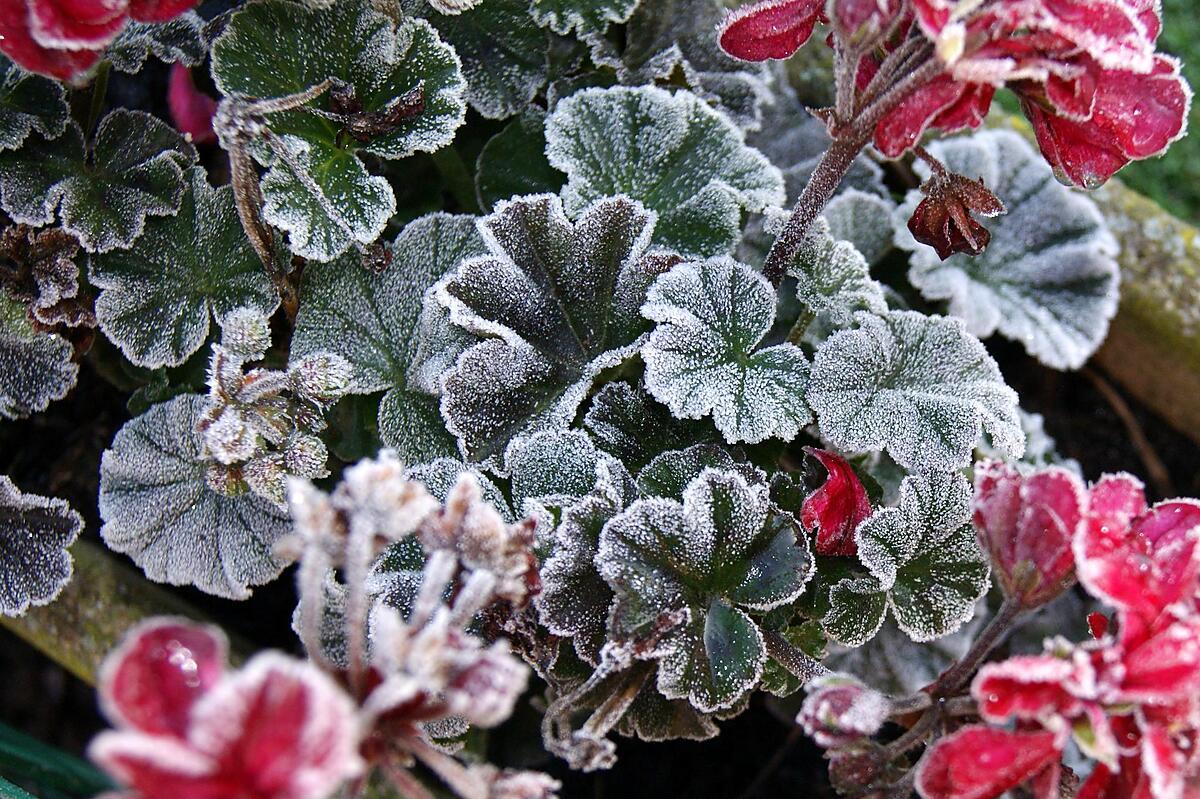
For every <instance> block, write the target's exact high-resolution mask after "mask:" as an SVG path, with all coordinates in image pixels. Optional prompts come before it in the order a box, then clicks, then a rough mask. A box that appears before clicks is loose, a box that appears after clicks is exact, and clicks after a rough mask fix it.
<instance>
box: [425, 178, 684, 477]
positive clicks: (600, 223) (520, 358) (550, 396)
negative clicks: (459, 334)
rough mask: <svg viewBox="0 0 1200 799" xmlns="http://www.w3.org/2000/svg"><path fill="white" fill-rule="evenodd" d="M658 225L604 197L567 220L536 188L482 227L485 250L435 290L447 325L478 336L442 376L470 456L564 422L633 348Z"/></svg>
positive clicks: (637, 208)
mask: <svg viewBox="0 0 1200 799" xmlns="http://www.w3.org/2000/svg"><path fill="white" fill-rule="evenodd" d="M654 220H655V216H654V213H653V212H652V211H648V210H646V209H645V208H644V207H643V206H642V205H641V204H640V203H637V202H633V201H631V200H628V199H625V198H610V199H605V200H601V201H600V202H597V203H596V204H594V205H592V206H591V207H589V208H587V209H585V210H584V211H583V212H582V213H581V214H580V216H579V218H578V220H577V221H576V222H574V223H572V222H571V221H570V220H569V219H568V218H567V216H566V214H565V213H564V211H563V205H562V202H561V201H560V200H559V198H558V197H556V196H553V195H537V196H533V197H524V198H519V199H517V200H514V201H512V202H505V203H500V205H499V206H498V207H497V209H496V212H495V213H494V214H492V215H491V216H489V217H487V218H486V219H484V220H482V221H481V222H480V231H481V233H482V234H483V237H484V241H485V243H486V244H487V249H488V253H489V254H488V255H486V256H482V257H479V258H471V259H468V260H465V261H463V262H462V263H461V264H459V266H458V268H457V269H455V270H454V271H453V272H452V273H450V274H448V275H447V276H446V277H445V278H444V279H443V280H442V281H440V282H439V283H438V286H437V299H438V302H439V303H441V305H442V306H443V307H445V308H447V309H449V311H450V321H451V322H452V323H453V324H454V325H455V326H457V327H459V328H461V329H463V330H466V331H468V332H469V333H471V334H472V335H473V336H475V337H476V339H478V341H477V343H475V344H473V345H472V346H471V347H470V348H469V349H467V350H466V351H465V352H463V353H462V355H460V356H459V357H458V360H457V361H455V362H454V365H453V367H452V368H450V369H449V371H447V372H446V373H445V374H443V375H442V378H441V386H442V403H441V407H442V416H443V417H445V419H446V426H447V428H448V429H449V430H450V431H451V432H452V433H454V434H455V435H456V436H457V437H458V439H459V447H460V448H461V450H462V452H463V453H464V454H466V455H467V456H468V457H469V458H470V459H472V460H477V461H481V460H487V459H490V458H493V457H496V456H499V455H500V454H502V453H503V450H504V447H505V446H506V445H507V444H508V441H509V440H510V439H511V438H513V437H514V436H515V435H517V434H519V433H521V432H525V431H529V432H532V431H534V430H538V429H554V428H562V427H566V426H567V425H568V424H569V423H570V421H571V420H572V419H573V418H574V416H575V412H576V410H577V409H578V407H579V404H580V403H581V402H582V401H583V400H584V398H585V397H586V395H587V391H588V389H589V388H590V386H591V383H592V380H593V379H594V378H595V376H596V374H598V373H599V372H600V370H602V369H605V368H608V367H611V366H616V365H617V364H618V363H620V362H621V361H623V360H625V359H626V358H628V357H629V356H630V355H632V354H633V353H634V352H635V351H636V350H637V348H638V346H639V344H640V339H639V336H640V334H641V333H642V331H643V329H644V328H645V322H643V321H642V319H641V318H640V317H639V316H638V308H639V307H640V306H641V303H642V300H643V298H644V297H645V292H646V286H647V284H648V283H649V282H650V280H651V279H652V278H653V276H654V274H655V273H656V272H657V271H658V265H659V264H660V262H661V259H662V256H659V255H654V254H647V252H646V249H647V247H648V246H649V243H650V237H651V235H652V234H653V231H654Z"/></svg>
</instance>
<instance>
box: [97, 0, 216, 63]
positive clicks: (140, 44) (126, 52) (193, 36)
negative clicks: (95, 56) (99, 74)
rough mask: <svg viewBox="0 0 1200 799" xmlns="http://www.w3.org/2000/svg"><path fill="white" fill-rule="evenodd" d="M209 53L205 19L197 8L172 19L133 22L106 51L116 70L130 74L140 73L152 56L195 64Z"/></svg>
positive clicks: (167, 61) (163, 60) (168, 61)
mask: <svg viewBox="0 0 1200 799" xmlns="http://www.w3.org/2000/svg"><path fill="white" fill-rule="evenodd" d="M206 55H208V43H207V42H206V41H205V39H204V20H203V19H201V18H200V15H199V14H197V13H196V12H195V11H188V12H185V13H183V14H181V15H179V16H178V17H176V18H175V19H173V20H170V21H169V22H155V23H149V22H133V21H130V22H128V23H126V25H125V28H124V30H122V31H121V33H120V34H118V35H117V38H116V39H115V40H114V41H113V43H112V44H110V45H109V46H108V50H106V51H105V53H104V57H105V58H107V59H108V60H109V61H111V62H112V65H113V68H114V69H118V70H120V71H121V72H130V73H137V72H140V71H141V70H142V66H143V65H144V64H145V63H146V59H147V58H149V57H150V56H154V57H155V58H157V59H158V60H159V61H162V62H163V63H166V64H175V63H179V64H183V65H184V66H188V67H194V66H196V65H198V64H200V63H201V62H202V61H204V58H205V56H206Z"/></svg>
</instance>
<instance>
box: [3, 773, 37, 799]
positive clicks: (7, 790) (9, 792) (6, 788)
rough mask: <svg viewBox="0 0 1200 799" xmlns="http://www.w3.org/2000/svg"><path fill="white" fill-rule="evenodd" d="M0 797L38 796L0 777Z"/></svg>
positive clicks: (34, 798) (30, 798) (24, 798)
mask: <svg viewBox="0 0 1200 799" xmlns="http://www.w3.org/2000/svg"><path fill="white" fill-rule="evenodd" d="M0 799H37V797H36V796H34V795H33V794H31V793H29V792H28V791H26V790H24V789H22V788H19V787H17V786H16V785H13V784H12V783H11V782H9V781H8V780H6V779H4V778H3V777H0Z"/></svg>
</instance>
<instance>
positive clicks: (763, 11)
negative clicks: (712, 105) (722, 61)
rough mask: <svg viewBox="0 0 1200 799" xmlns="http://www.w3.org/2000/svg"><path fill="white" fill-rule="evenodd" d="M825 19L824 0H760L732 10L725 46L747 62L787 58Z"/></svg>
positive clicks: (725, 27)
mask: <svg viewBox="0 0 1200 799" xmlns="http://www.w3.org/2000/svg"><path fill="white" fill-rule="evenodd" d="M818 21H821V22H825V21H826V17H825V3H824V0H759V2H757V3H751V4H750V5H746V6H742V7H741V8H739V9H737V10H736V11H734V12H732V13H731V14H730V15H729V16H728V17H727V18H726V19H725V22H724V23H723V24H722V25H721V30H720V43H721V49H723V50H724V51H725V52H726V53H729V55H731V56H733V57H734V58H740V59H741V60H743V61H766V60H767V59H769V58H787V57H788V56H790V55H792V54H793V53H795V52H796V51H797V50H799V49H800V46H801V45H803V44H804V43H805V42H807V41H808V38H809V37H810V36H812V32H813V28H814V27H815V26H816V24H817V22H818Z"/></svg>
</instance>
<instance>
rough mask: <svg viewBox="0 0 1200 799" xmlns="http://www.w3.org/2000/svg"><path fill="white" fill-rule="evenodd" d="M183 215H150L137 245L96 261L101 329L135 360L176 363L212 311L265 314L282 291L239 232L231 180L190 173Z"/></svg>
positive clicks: (199, 338)
mask: <svg viewBox="0 0 1200 799" xmlns="http://www.w3.org/2000/svg"><path fill="white" fill-rule="evenodd" d="M186 183H187V185H188V186H189V191H188V192H187V194H186V195H184V197H183V200H182V201H181V203H180V206H179V213H177V214H176V215H175V216H172V217H167V218H163V219H153V220H150V221H149V223H148V224H147V225H146V229H145V231H144V232H143V234H142V236H141V237H140V238H139V239H138V241H137V242H136V243H135V244H134V247H133V249H130V250H124V251H121V252H113V253H106V254H103V255H97V256H94V257H93V258H92V259H91V268H90V274H89V277H90V279H91V281H92V283H93V284H95V285H96V286H97V287H98V288H100V289H101V291H100V294H99V296H98V297H97V298H96V318H97V320H98V321H99V323H100V329H101V330H103V331H104V334H105V335H106V336H108V338H109V340H111V341H112V342H113V343H114V344H116V345H117V346H118V347H119V348H120V349H121V352H122V353H124V355H125V357H127V358H129V360H130V361H132V362H133V363H135V364H137V365H138V366H144V367H147V368H150V369H156V368H159V367H162V366H178V365H179V364H181V363H183V362H184V361H186V360H187V359H188V357H189V356H191V355H192V354H193V353H194V352H196V350H198V349H200V346H201V345H202V344H203V343H204V341H205V339H206V338H207V337H208V332H209V317H210V315H215V316H216V318H217V319H218V320H222V319H224V317H225V316H226V315H227V314H229V313H231V312H232V311H234V310H235V309H237V308H239V307H248V308H252V309H254V310H255V311H258V312H260V313H261V314H262V315H264V316H269V315H270V314H272V313H273V312H274V311H275V309H276V308H277V307H279V296H278V295H277V294H276V293H275V289H274V287H273V286H272V285H271V280H270V278H268V277H267V275H266V273H265V272H264V271H263V268H262V263H261V262H260V261H259V260H258V256H256V255H255V254H254V250H253V249H252V248H251V247H250V243H249V241H248V240H247V239H246V236H245V234H244V233H243V232H242V227H241V223H240V222H239V221H238V217H237V212H236V211H235V210H234V206H233V191H232V190H231V189H230V188H229V187H228V186H223V187H221V188H213V187H212V186H210V185H209V184H208V180H207V178H206V176H205V172H204V170H203V169H200V168H196V169H193V170H191V171H190V173H189V174H188V175H187V176H186Z"/></svg>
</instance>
